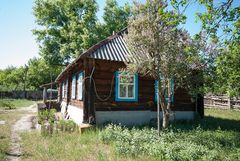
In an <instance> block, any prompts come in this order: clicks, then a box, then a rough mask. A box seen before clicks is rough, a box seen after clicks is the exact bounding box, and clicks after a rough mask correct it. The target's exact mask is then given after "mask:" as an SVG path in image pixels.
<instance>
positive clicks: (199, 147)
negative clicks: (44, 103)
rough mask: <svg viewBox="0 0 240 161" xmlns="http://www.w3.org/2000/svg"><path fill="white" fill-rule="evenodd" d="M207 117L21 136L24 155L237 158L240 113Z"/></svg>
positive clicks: (118, 160)
mask: <svg viewBox="0 0 240 161" xmlns="http://www.w3.org/2000/svg"><path fill="white" fill-rule="evenodd" d="M205 115H206V117H205V118H204V119H202V120H196V121H181V122H176V123H174V124H173V123H172V124H171V126H170V127H169V128H168V129H167V130H163V131H161V136H160V137H158V136H157V131H156V128H151V127H149V126H147V127H141V128H126V127H122V126H117V125H109V126H107V127H105V128H103V129H97V130H96V131H89V132H87V133H85V134H83V135H82V136H80V135H79V134H78V133H76V132H75V133H58V134H54V135H53V136H52V137H42V136H41V135H40V133H38V132H32V133H25V134H24V135H23V139H22V140H23V142H22V143H23V144H22V145H23V146H22V148H23V153H24V155H23V156H22V158H21V159H22V160H23V161H24V160H39V161H40V160H69V161H72V160H89V161H92V160H94V161H95V160H99V161H105V160H106V161H122V160H124V161H133V160H137V161H145V160H148V161H155V160H176V161H178V160H184V161H185V160H240V112H239V111H231V110H218V109H206V110H205Z"/></svg>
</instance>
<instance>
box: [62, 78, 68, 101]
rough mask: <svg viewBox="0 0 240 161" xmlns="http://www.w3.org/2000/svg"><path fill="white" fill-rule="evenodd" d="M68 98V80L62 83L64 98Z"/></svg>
mask: <svg viewBox="0 0 240 161" xmlns="http://www.w3.org/2000/svg"><path fill="white" fill-rule="evenodd" d="M66 97H67V80H65V81H63V83H62V98H66Z"/></svg>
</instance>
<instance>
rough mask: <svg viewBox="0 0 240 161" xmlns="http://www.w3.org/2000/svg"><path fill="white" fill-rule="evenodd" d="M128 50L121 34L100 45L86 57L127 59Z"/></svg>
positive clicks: (113, 59) (114, 59) (111, 59)
mask: <svg viewBox="0 0 240 161" xmlns="http://www.w3.org/2000/svg"><path fill="white" fill-rule="evenodd" d="M129 54H130V52H129V50H128V48H127V45H126V43H125V41H124V39H123V38H122V36H121V35H119V36H117V37H115V38H113V39H112V40H110V41H109V42H107V43H106V44H104V45H102V46H101V47H99V48H98V49H96V50H95V51H94V52H92V53H91V54H89V56H88V57H90V58H94V59H103V60H110V61H129Z"/></svg>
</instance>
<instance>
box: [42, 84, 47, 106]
mask: <svg viewBox="0 0 240 161" xmlns="http://www.w3.org/2000/svg"><path fill="white" fill-rule="evenodd" d="M46 102H47V87H43V103H46Z"/></svg>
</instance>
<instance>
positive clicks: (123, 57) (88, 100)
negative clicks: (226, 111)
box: [56, 31, 203, 125]
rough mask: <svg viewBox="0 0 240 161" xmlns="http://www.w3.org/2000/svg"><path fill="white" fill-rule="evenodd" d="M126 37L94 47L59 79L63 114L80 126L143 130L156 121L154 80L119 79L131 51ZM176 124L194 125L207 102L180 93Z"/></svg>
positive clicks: (175, 109) (117, 36) (176, 100)
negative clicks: (111, 125) (114, 125)
mask: <svg viewBox="0 0 240 161" xmlns="http://www.w3.org/2000/svg"><path fill="white" fill-rule="evenodd" d="M124 32H125V31H122V32H119V33H116V34H114V35H112V36H110V37H108V38H106V39H105V40H103V41H101V42H100V43H98V44H96V45H94V46H92V47H91V48H90V49H88V50H87V51H86V52H84V53H83V54H81V55H80V56H79V57H78V58H77V59H75V60H74V61H73V62H72V63H71V64H69V65H68V66H67V67H66V68H65V69H64V70H63V71H62V72H61V73H60V75H59V76H58V77H57V79H56V82H58V84H59V95H60V101H61V113H62V114H63V115H64V117H65V118H69V119H72V120H73V121H75V122H76V123H77V124H82V123H91V124H95V123H96V124H103V123H105V122H115V123H122V124H125V125H141V124H146V123H149V122H150V120H152V119H156V118H157V112H156V111H157V105H156V99H155V98H156V92H155V80H154V79H152V78H150V77H142V76H141V75H140V74H137V73H136V74H134V75H128V74H126V73H121V72H120V69H123V68H125V67H126V66H125V63H124V62H125V61H128V60H127V59H128V56H127V55H128V54H129V50H128V48H127V46H126V43H125V41H124V37H123V35H124ZM173 102H174V104H173V107H172V110H173V111H172V113H173V115H172V118H175V119H193V118H194V116H195V115H196V114H199V115H200V116H202V115H203V99H202V97H200V98H199V99H197V101H195V102H192V99H191V97H190V95H189V94H188V92H187V91H186V90H183V89H177V90H176V92H175V93H174V96H173Z"/></svg>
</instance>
